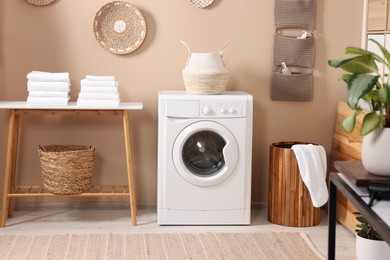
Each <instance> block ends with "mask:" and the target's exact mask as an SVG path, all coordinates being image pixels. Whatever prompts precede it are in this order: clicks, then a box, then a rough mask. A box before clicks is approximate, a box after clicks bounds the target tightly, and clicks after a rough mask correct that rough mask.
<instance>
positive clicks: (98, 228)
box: [0, 206, 355, 259]
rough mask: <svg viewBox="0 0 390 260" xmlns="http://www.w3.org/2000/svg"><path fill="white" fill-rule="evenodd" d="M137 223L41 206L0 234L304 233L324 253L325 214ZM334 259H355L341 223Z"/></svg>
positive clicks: (149, 212) (117, 215)
mask: <svg viewBox="0 0 390 260" xmlns="http://www.w3.org/2000/svg"><path fill="white" fill-rule="evenodd" d="M137 220H138V226H132V225H131V220H130V213H129V210H128V209H127V210H124V209H116V208H115V207H114V208H112V209H101V208H99V209H96V208H95V209H88V208H87V209H85V208H84V209H83V208H82V207H78V208H77V207H76V208H66V207H64V208H61V207H58V206H57V207H54V208H47V207H45V208H40V209H23V210H16V211H15V213H14V217H12V218H9V219H7V222H6V227H5V228H3V229H0V234H32V233H33V234H64V233H67V234H71V233H108V232H114V233H138V232H278V231H281V232H282V231H283V232H286V231H295V232H304V233H306V234H307V235H308V236H309V238H310V239H311V241H312V242H313V243H314V245H315V246H316V247H317V249H318V250H319V251H320V253H321V254H322V255H324V256H326V255H327V237H328V235H327V215H326V214H325V213H322V215H321V223H320V224H319V225H317V226H315V227H306V228H293V227H284V226H280V225H275V224H272V223H270V222H269V221H268V220H267V212H266V210H252V224H251V225H250V226H158V225H157V222H156V210H155V209H154V208H144V209H140V210H139V211H138V217H137ZM336 250H337V251H336V258H337V259H355V237H354V235H353V234H352V233H351V232H349V231H348V230H347V229H345V228H344V227H343V226H341V225H338V226H337V249H336Z"/></svg>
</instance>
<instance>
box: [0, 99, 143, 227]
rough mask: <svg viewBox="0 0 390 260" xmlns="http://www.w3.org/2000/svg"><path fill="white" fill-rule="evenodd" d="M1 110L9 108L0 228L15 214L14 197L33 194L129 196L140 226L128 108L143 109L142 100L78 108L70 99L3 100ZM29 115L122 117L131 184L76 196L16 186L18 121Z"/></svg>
mask: <svg viewBox="0 0 390 260" xmlns="http://www.w3.org/2000/svg"><path fill="white" fill-rule="evenodd" d="M0 109H6V110H10V116H9V121H8V122H9V123H8V144H7V157H6V164H5V172H4V192H3V198H2V211H1V219H0V227H4V226H5V222H6V218H7V209H8V216H9V217H12V215H13V211H14V198H16V197H34V196H95V197H99V196H129V198H130V210H131V220H132V224H133V225H137V218H136V216H137V205H136V197H135V189H134V188H135V187H134V186H135V185H134V175H133V167H132V151H131V120H130V115H129V111H130V110H142V109H143V103H142V102H121V103H120V105H119V106H116V107H92V106H91V107H78V106H77V104H76V102H69V103H68V105H67V106H31V105H28V104H27V102H25V101H0ZM30 115H69V116H108V115H111V116H122V118H123V131H124V141H125V149H126V164H127V177H128V184H126V185H96V186H93V187H92V189H91V190H90V191H89V192H86V193H82V194H75V195H56V194H52V193H49V192H46V191H45V190H44V189H43V187H42V186H17V184H16V166H17V154H18V139H19V125H20V124H19V122H20V118H21V116H30Z"/></svg>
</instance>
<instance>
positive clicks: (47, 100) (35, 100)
mask: <svg viewBox="0 0 390 260" xmlns="http://www.w3.org/2000/svg"><path fill="white" fill-rule="evenodd" d="M68 101H69V97H68V98H54V97H28V98H27V104H28V105H30V106H66V105H67V104H68Z"/></svg>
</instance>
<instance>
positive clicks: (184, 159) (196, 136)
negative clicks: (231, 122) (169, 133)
mask: <svg viewBox="0 0 390 260" xmlns="http://www.w3.org/2000/svg"><path fill="white" fill-rule="evenodd" d="M172 152H173V154H172V157H173V161H174V164H175V167H176V170H177V171H178V173H179V174H180V175H181V176H182V177H183V178H184V179H185V180H187V181H188V182H190V183H192V184H195V185H199V186H212V185H216V184H218V183H221V182H223V181H224V180H226V179H227V178H228V177H229V176H230V175H231V174H232V173H233V171H234V169H235V167H236V165H237V162H238V157H239V156H238V155H239V153H238V145H237V141H236V140H235V138H234V136H233V135H232V133H231V132H230V131H229V130H228V129H227V128H226V127H224V126H222V125H220V124H218V123H215V122H209V121H201V122H197V123H194V124H191V125H189V126H187V127H186V128H185V129H184V130H183V131H182V132H180V134H179V135H178V137H177V138H176V141H175V143H174V146H173V151H172Z"/></svg>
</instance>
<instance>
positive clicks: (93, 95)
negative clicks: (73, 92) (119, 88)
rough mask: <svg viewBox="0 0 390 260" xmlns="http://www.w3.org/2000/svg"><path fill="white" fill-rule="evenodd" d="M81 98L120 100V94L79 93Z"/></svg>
mask: <svg viewBox="0 0 390 260" xmlns="http://www.w3.org/2000/svg"><path fill="white" fill-rule="evenodd" d="M79 98H81V99H89V100H93V99H95V100H96V99H97V100H119V94H117V93H83V92H80V93H79Z"/></svg>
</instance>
